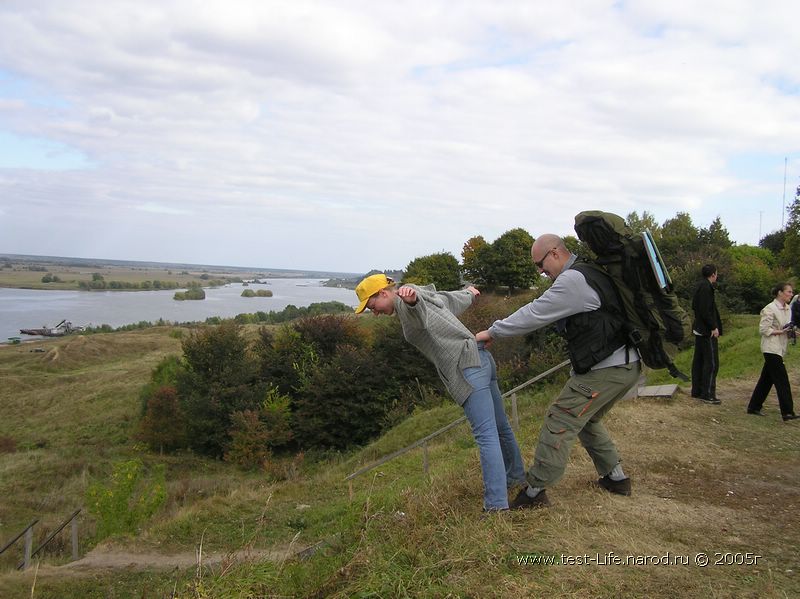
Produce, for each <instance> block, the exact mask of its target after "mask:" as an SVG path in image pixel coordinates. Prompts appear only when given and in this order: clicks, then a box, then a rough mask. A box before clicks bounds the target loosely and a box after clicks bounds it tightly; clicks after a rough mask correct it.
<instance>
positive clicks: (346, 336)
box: [292, 314, 366, 357]
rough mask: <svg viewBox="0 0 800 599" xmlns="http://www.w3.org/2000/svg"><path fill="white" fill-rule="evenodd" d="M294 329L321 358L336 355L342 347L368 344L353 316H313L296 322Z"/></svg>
mask: <svg viewBox="0 0 800 599" xmlns="http://www.w3.org/2000/svg"><path fill="white" fill-rule="evenodd" d="M292 327H293V328H294V330H295V331H297V332H298V333H300V339H302V340H303V341H305V342H306V343H310V344H311V345H313V346H314V349H315V350H316V352H317V353H318V354H319V355H320V356H321V357H330V356H332V355H334V354H335V353H336V350H337V348H338V347H340V346H342V345H352V346H354V347H363V346H364V345H365V344H366V338H365V335H364V333H363V331H362V330H361V328H360V327H359V326H358V322H357V320H356V319H355V318H353V317H351V316H338V315H334V314H325V315H321V316H311V317H309V318H302V319H300V320H297V321H295V323H294V324H293V325H292Z"/></svg>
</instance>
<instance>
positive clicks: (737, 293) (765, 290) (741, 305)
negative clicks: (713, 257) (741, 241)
mask: <svg viewBox="0 0 800 599" xmlns="http://www.w3.org/2000/svg"><path fill="white" fill-rule="evenodd" d="M730 253H731V257H732V258H733V261H732V262H733V263H732V272H731V273H730V277H729V279H730V280H729V281H728V282H727V285H726V296H727V297H726V299H727V301H728V305H729V307H731V308H733V309H735V311H737V312H750V313H753V314H754V313H756V312H758V311H760V310H761V308H763V307H764V305H765V304H767V303H769V301H770V293H769V291H770V288H771V287H772V285H774V284H775V280H776V278H775V275H774V274H773V272H772V268H771V267H772V265H773V264H774V263H775V257H774V256H773V255H772V253H771V252H770V251H769V250H765V249H763V248H756V247H753V246H749V245H741V246H736V247H733V248H731V249H730ZM732 300H736V301H737V305H733V306H731V305H730V303H731V301H732Z"/></svg>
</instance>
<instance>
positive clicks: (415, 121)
mask: <svg viewBox="0 0 800 599" xmlns="http://www.w3.org/2000/svg"><path fill="white" fill-rule="evenodd" d="M798 23H800V2H797V0H783V1H770V0H759V1H747V0H705V1H704V2H696V1H694V0H692V1H689V0H669V1H667V0H646V1H635V0H634V1H624V0H622V1H617V2H611V1H604V0H582V1H573V2H552V1H544V0H525V1H521V2H502V1H497V0H494V1H490V2H480V1H471V2H470V1H456V0H452V1H449V2H441V1H437V0H421V1H389V0H386V1H376V0H371V1H364V2H349V1H340V0H330V1H327V2H307V1H305V0H291V1H288V0H287V1H285V2H269V1H266V0H257V1H252V2H250V1H242V0H224V1H217V0H203V1H202V2H199V1H194V0H192V1H188V0H187V1H180V0H158V1H150V0H136V1H134V2H124V1H119V0H70V1H69V2H64V1H63V0H53V1H46V0H19V1H18V0H2V2H0V252H3V253H22V254H41V255H60V256H78V257H94V258H116V259H129V260H155V261H164V262H189V263H204V264H225V265H236V266H263V267H274V268H297V269H318V270H330V271H346V272H364V271H367V270H369V269H371V268H379V269H382V268H398V269H399V268H404V267H405V266H406V265H407V264H408V262H409V261H410V260H412V259H413V258H415V257H417V256H421V255H426V254H430V253H434V252H439V251H448V252H451V253H453V254H454V255H455V256H456V257H458V258H459V259H460V256H461V249H462V246H463V244H464V242H465V241H466V240H467V239H469V238H470V237H472V236H474V235H483V236H484V238H486V240H487V241H490V242H491V241H493V240H494V239H495V238H496V237H498V236H499V235H501V234H502V233H503V232H505V231H507V230H509V229H512V228H515V227H523V228H525V229H526V230H527V231H529V232H530V233H531V234H532V235H533V236H534V237H536V236H538V235H540V234H542V233H546V232H553V233H557V234H569V233H572V222H573V220H572V219H573V216H574V215H575V213H577V212H578V211H580V210H587V209H601V210H609V211H614V212H617V213H619V214H621V215H622V216H625V215H626V214H628V213H629V212H630V211H632V210H637V211H638V212H639V213H640V214H641V212H642V211H643V210H647V211H649V212H651V213H653V214H654V215H655V216H656V218H657V220H658V221H659V222H663V221H664V220H665V219H667V218H671V217H672V216H674V215H675V214H676V213H677V212H679V211H685V212H688V213H689V214H690V215H691V216H692V219H693V221H694V223H695V225H697V226H708V225H709V224H710V223H711V221H712V220H713V219H714V218H716V217H717V216H720V217H721V219H722V223H723V225H725V226H726V227H727V229H728V231H729V232H730V234H731V237H732V239H733V240H734V241H736V242H737V243H747V244H757V243H758V239H759V233H760V234H761V235H762V236H763V235H765V234H766V233H769V232H771V231H773V230H776V229H778V228H780V227H781V221H782V206H783V203H784V171H786V174H787V184H786V191H785V203H786V205H787V206H788V205H789V204H790V203H791V201H792V200H793V198H794V190H795V188H796V187H797V185H798V183H800V35H798V31H797V28H798ZM787 159H788V163H786V162H785V160H787ZM785 167H786V168H785Z"/></svg>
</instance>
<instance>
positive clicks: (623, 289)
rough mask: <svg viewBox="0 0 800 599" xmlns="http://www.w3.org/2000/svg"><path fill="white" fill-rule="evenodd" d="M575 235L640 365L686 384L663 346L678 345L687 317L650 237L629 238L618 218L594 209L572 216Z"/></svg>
mask: <svg viewBox="0 0 800 599" xmlns="http://www.w3.org/2000/svg"><path fill="white" fill-rule="evenodd" d="M575 232H576V233H577V234H578V238H579V239H580V240H581V241H583V242H584V243H585V244H586V245H587V246H588V247H589V249H590V250H591V251H592V252H593V253H594V254H595V258H594V259H592V260H589V261H588V262H589V264H593V265H595V266H596V267H598V268H600V269H602V271H603V272H605V273H606V274H608V275H609V276H610V278H611V280H612V282H613V283H614V288H615V290H616V292H617V299H618V301H619V304H620V306H621V313H622V315H623V318H624V319H625V322H624V324H623V329H624V330H625V333H626V336H627V338H628V339H629V341H630V343H631V345H634V346H635V347H636V349H638V350H639V355H640V356H641V358H642V361H643V362H644V363H645V365H647V366H649V367H650V368H655V369H658V368H667V369H669V372H670V374H671V375H672V376H674V377H676V378H680V379H682V380H684V381H688V380H689V377H687V376H686V375H685V374H683V373H682V372H681V371H680V370H678V369H677V367H676V366H675V364H673V362H672V358H671V357H670V355H669V354H668V353H667V351H666V349H665V347H664V342H665V341H666V342H671V343H679V342H680V341H682V340H683V337H684V324H685V323H688V318H687V316H686V313H685V312H684V311H683V309H682V308H681V307H680V304H679V303H678V298H677V296H676V295H675V292H674V291H673V287H672V280H671V279H670V276H669V273H668V272H667V268H666V265H665V264H664V261H663V259H662V258H661V253H660V252H659V251H658V247H656V244H655V241H654V240H653V236H652V235H651V234H650V232H649V231H645V232H644V233H642V234H639V233H633V232H632V231H631V230H630V228H629V227H628V226H627V225H626V224H625V220H624V219H623V218H622V217H620V216H617V215H616V214H612V213H610V212H600V211H598V210H589V211H585V212H581V213H579V214H577V215H576V216H575Z"/></svg>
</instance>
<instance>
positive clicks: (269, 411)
mask: <svg viewBox="0 0 800 599" xmlns="http://www.w3.org/2000/svg"><path fill="white" fill-rule="evenodd" d="M289 404H290V399H289V397H288V396H286V395H282V394H281V393H280V391H278V389H276V388H275V387H270V388H269V389H268V390H267V393H266V397H265V399H264V401H263V403H262V404H261V406H260V409H259V410H258V411H256V410H243V411H240V412H234V413H233V414H232V415H231V423H232V424H231V428H230V431H229V435H230V444H229V445H228V450H227V451H226V452H225V460H226V461H228V462H233V463H235V464H238V465H240V466H242V467H244V468H256V467H261V468H264V469H266V467H267V466H266V465H267V462H268V461H269V460H270V458H271V455H272V452H271V449H273V448H276V447H279V446H282V445H285V444H286V443H288V442H289V441H290V440H291V438H292V430H291V412H290V410H289Z"/></svg>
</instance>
